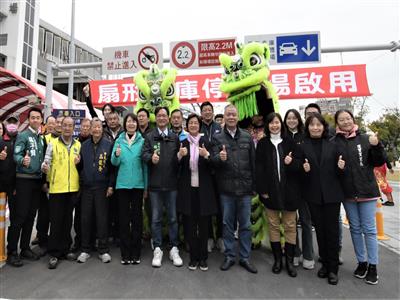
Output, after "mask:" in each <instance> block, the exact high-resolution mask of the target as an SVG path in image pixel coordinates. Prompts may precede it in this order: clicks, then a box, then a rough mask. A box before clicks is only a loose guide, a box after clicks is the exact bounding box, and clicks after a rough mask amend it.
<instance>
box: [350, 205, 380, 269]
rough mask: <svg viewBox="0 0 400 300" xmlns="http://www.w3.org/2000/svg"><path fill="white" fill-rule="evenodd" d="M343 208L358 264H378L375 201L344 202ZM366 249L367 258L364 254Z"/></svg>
mask: <svg viewBox="0 0 400 300" xmlns="http://www.w3.org/2000/svg"><path fill="white" fill-rule="evenodd" d="M343 204H344V208H345V210H346V214H347V218H348V219H349V224H350V233H351V239H352V240H353V247H354V251H355V253H356V257H357V260H358V262H366V261H368V263H370V264H374V265H376V264H378V239H377V236H376V224H375V210H376V201H365V202H352V201H345V202H344V203H343ZM365 248H367V255H368V259H367V256H366V254H365Z"/></svg>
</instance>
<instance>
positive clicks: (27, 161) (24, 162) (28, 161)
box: [22, 150, 31, 168]
mask: <svg viewBox="0 0 400 300" xmlns="http://www.w3.org/2000/svg"><path fill="white" fill-rule="evenodd" d="M30 164H31V157H30V156H29V150H26V153H25V156H24V159H23V160H22V165H23V166H24V167H25V168H29V165H30Z"/></svg>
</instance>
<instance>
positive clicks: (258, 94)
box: [219, 43, 279, 127]
mask: <svg viewBox="0 0 400 300" xmlns="http://www.w3.org/2000/svg"><path fill="white" fill-rule="evenodd" d="M236 48H237V54H236V55H234V56H229V55H226V54H221V55H220V56H219V61H220V63H221V65H222V66H223V67H224V69H225V74H224V75H223V76H222V82H221V85H220V89H221V91H222V92H224V93H226V94H228V101H229V102H230V103H232V104H234V105H235V106H236V107H237V109H238V112H239V121H241V127H247V126H246V125H247V124H249V123H250V122H251V118H252V117H254V116H256V115H259V116H263V117H264V119H265V117H266V116H267V115H268V114H269V113H270V112H273V111H278V109H279V107H278V96H277V95H276V93H275V90H274V88H273V86H272V83H271V82H269V81H268V76H269V68H268V64H267V63H268V60H269V55H270V54H269V46H268V45H267V44H260V43H250V44H247V45H241V44H236Z"/></svg>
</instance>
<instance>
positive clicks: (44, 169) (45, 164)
mask: <svg viewBox="0 0 400 300" xmlns="http://www.w3.org/2000/svg"><path fill="white" fill-rule="evenodd" d="M49 170H50V166H49V162H48V161H47V160H46V159H45V160H44V162H43V163H42V172H43V173H44V174H47V173H48V172H49Z"/></svg>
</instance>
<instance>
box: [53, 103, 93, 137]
mask: <svg viewBox="0 0 400 300" xmlns="http://www.w3.org/2000/svg"><path fill="white" fill-rule="evenodd" d="M52 115H53V116H54V117H55V118H57V117H60V116H63V117H71V118H72V119H74V121H75V128H74V133H73V136H74V137H77V136H79V133H80V132H81V121H82V119H84V118H85V116H86V111H85V110H84V109H53V113H52Z"/></svg>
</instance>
